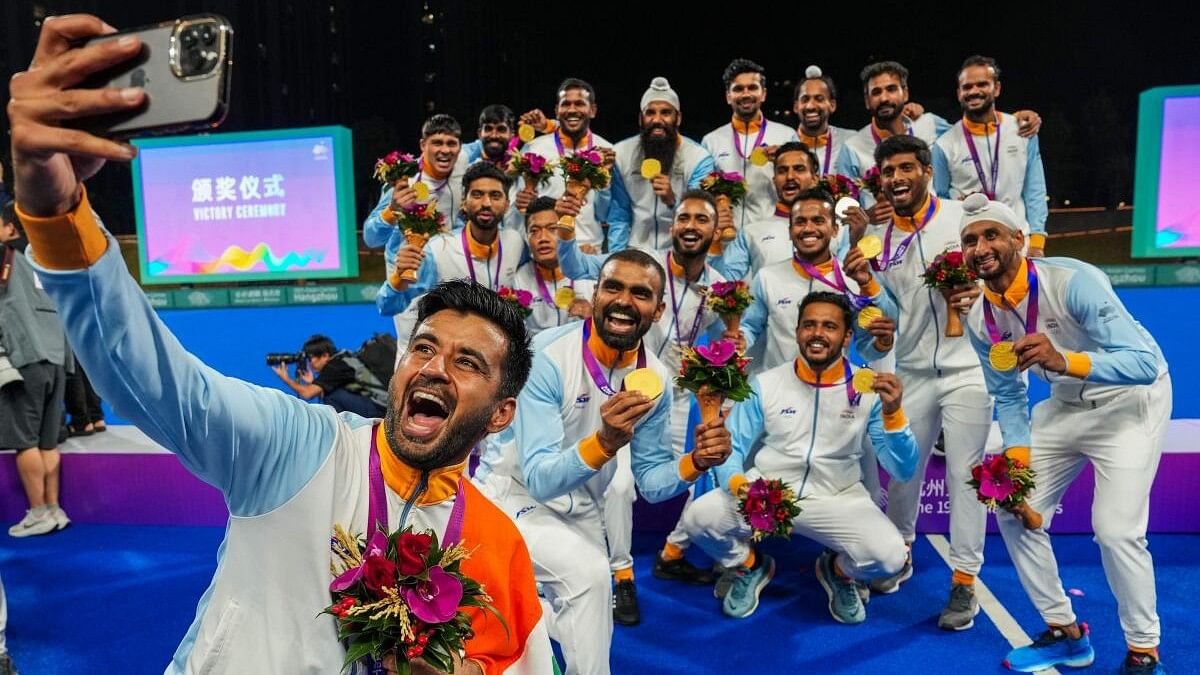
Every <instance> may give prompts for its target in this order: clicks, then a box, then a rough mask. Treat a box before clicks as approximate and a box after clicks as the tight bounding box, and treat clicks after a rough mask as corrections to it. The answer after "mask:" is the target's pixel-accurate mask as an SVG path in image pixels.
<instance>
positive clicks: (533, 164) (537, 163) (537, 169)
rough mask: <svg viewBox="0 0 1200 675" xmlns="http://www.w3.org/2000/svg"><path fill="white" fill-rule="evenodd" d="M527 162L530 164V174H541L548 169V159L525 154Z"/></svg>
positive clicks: (530, 153) (528, 153) (537, 155)
mask: <svg viewBox="0 0 1200 675" xmlns="http://www.w3.org/2000/svg"><path fill="white" fill-rule="evenodd" d="M525 161H526V162H529V173H541V172H542V169H544V168H545V167H546V158H545V157H542V156H541V155H539V154H536V153H532V152H527V153H525Z"/></svg>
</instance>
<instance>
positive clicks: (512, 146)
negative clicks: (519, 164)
mask: <svg viewBox="0 0 1200 675" xmlns="http://www.w3.org/2000/svg"><path fill="white" fill-rule="evenodd" d="M520 145H521V139H520V138H517V137H516V136H513V137H512V139H510V140H509V141H508V151H509V152H512V151H513V150H516V149H517V148H518V147H520Z"/></svg>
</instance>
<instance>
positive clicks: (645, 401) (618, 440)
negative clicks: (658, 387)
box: [597, 391, 654, 455]
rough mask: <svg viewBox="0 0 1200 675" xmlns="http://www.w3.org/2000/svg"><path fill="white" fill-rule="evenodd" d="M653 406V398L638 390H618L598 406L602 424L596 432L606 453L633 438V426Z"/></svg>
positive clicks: (612, 451)
mask: <svg viewBox="0 0 1200 675" xmlns="http://www.w3.org/2000/svg"><path fill="white" fill-rule="evenodd" d="M652 408H654V400H653V399H649V398H646V395H645V394H643V393H641V392H638V391H618V392H617V393H616V394H613V396H612V397H611V398H609V399H608V400H607V401H605V402H604V404H603V405H601V406H600V421H601V422H602V426H601V427H600V432H599V433H598V434H597V436H598V438H599V440H600V446H601V447H602V448H604V451H605V452H607V453H608V454H610V455H611V454H613V453H615V452H616V451H617V450H620V449H621V448H622V447H624V446H625V445H628V444H629V441H631V440H633V427H634V425H635V424H637V422H638V421H639V420H641V419H642V417H644V416H645V415H646V413H648V412H650V410H651V409H652Z"/></svg>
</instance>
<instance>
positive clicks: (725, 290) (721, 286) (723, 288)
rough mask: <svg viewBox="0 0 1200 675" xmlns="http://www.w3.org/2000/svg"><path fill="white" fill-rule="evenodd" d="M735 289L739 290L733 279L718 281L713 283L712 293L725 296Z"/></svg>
mask: <svg viewBox="0 0 1200 675" xmlns="http://www.w3.org/2000/svg"><path fill="white" fill-rule="evenodd" d="M735 290H737V283H736V282H733V281H718V282H717V283H715V284H713V285H712V294H713V295H716V296H718V297H724V296H726V295H728V294H730V293H732V292H733V291H735Z"/></svg>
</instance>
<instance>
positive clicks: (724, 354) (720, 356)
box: [696, 340, 737, 366]
mask: <svg viewBox="0 0 1200 675" xmlns="http://www.w3.org/2000/svg"><path fill="white" fill-rule="evenodd" d="M736 352H737V346H736V345H734V344H733V341H732V340H717V341H716V342H714V343H712V344H710V345H708V346H701V347H696V353H697V354H699V355H700V356H701V358H703V359H704V360H705V361H708V362H709V364H710V365H714V366H723V365H725V364H726V363H728V362H729V359H731V358H733V355H734V354H735V353H736Z"/></svg>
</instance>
